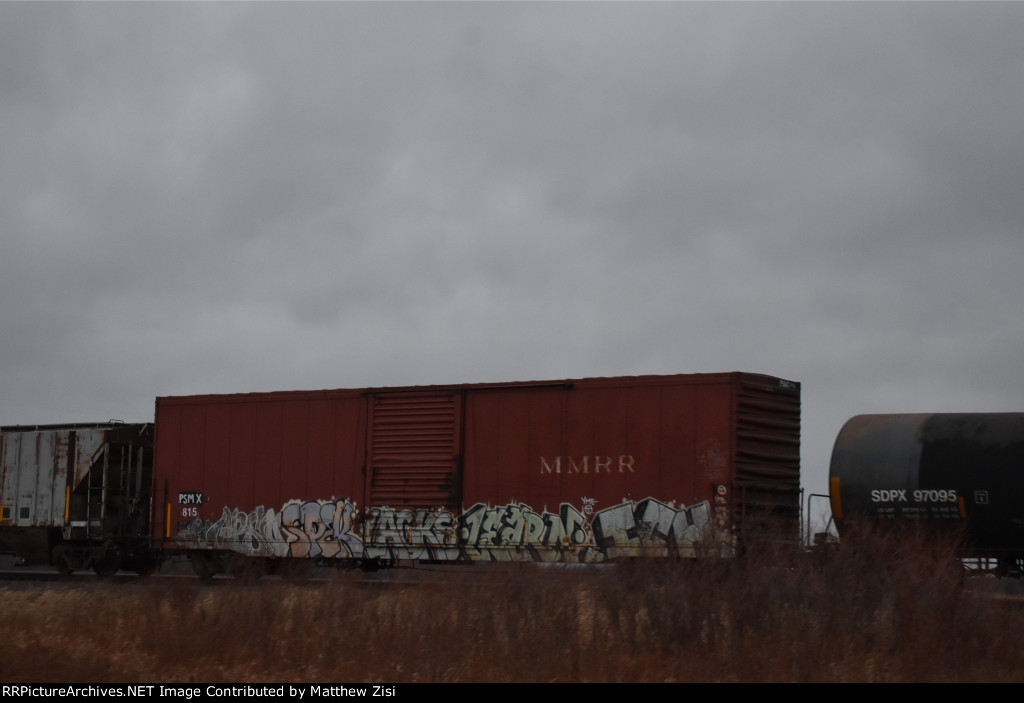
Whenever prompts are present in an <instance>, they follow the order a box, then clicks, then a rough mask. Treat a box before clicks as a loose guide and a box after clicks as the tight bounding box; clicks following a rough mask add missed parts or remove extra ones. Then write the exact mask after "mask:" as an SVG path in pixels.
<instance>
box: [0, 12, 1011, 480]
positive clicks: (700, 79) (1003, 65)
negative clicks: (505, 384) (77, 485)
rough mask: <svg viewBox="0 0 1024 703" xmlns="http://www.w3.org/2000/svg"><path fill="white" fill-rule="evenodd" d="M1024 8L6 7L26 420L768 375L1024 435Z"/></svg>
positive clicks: (1, 273)
mask: <svg viewBox="0 0 1024 703" xmlns="http://www.w3.org/2000/svg"><path fill="white" fill-rule="evenodd" d="M1022 37H1024V4H1020V3H1005V4H1004V3H998V4H981V5H975V4H970V5H966V4H946V3H940V4H931V3H926V4H918V3H911V4H904V3H900V4H875V3H870V4H860V3H857V4H853V3H849V4H847V3H843V4H834V3H825V4H805V3H794V4H774V3H773V4H764V5H763V4H756V5H754V4H738V3H727V4H704V3H699V4H689V3H687V4H674V3H655V4H612V3H597V4H587V3H568V4H553V5H548V4H533V3H523V4H519V3H509V4H505V3H483V4H470V3H454V4H404V3H387V4H376V3H370V4H361V3H360V4H348V3H340V4H333V3H313V4H266V3H256V4H242V3H228V4H206V3H202V4H195V3H184V4H157V5H152V4H131V3H128V4H125V3H113V4H95V3H85V4H77V3H76V4H63V3H61V4H51V3H43V4H36V3H25V4H22V3H8V2H3V3H0V236H2V248H0V295H2V307H0V364H2V368H0V423H2V424H30V423H51V422H73V421H96V420H106V419H108V418H120V419H125V420H129V421H131V420H139V421H142V420H149V419H151V418H152V415H153V399H154V397H155V396H158V395H180V394H190V393H206V392H248V391H260V390H284V389H300V388H301V389H316V388H339V387H361V386H368V385H373V386H378V385H406V384H431V383H453V382H477V381H520V380H533V379H551V378H575V377H584V376H617V375H632V374H648V373H690V372H714V371H737V370H738V371H752V372H760V373H768V374H773V375H778V376H782V377H784V378H788V379H791V380H796V381H800V382H801V383H802V384H803V419H804V428H803V434H804V446H803V471H804V476H805V480H804V484H805V486H806V487H807V488H808V489H809V490H811V491H816V492H824V491H825V490H826V489H827V485H826V483H827V482H826V476H827V464H828V459H829V454H830V452H831V447H832V443H833V441H834V439H835V436H836V434H837V432H838V431H839V428H840V427H841V425H842V423H843V422H844V421H845V420H846V419H848V418H849V417H851V416H853V415H856V414H859V413H864V412H913V411H918V412H937V411H1005V410H1017V411H1020V410H1024V407H1022V405H1024V404H1022V402H1021V398H1022V395H1024V368H1022V364H1021V352H1022V350H1024V312H1022V311H1021V308H1022V306H1024V276H1022V273H1021V268H1022V265H1024V198H1022V197H1021V191H1022V189H1024V49H1022V46H1024V45H1022V42H1021V38H1022Z"/></svg>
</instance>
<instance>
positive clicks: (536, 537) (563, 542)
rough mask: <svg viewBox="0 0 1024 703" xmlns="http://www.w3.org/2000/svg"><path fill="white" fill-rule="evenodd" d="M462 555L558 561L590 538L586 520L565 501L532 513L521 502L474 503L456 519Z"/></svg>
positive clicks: (476, 559)
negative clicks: (549, 509) (555, 510)
mask: <svg viewBox="0 0 1024 703" xmlns="http://www.w3.org/2000/svg"><path fill="white" fill-rule="evenodd" d="M459 522H460V524H461V535H462V544H463V549H464V552H465V556H466V558H468V559H471V560H473V561H487V560H492V561H560V560H563V559H566V558H571V559H572V560H573V561H576V559H575V558H573V557H574V555H575V553H576V552H577V551H578V548H580V547H583V546H585V545H586V544H587V543H588V542H589V541H590V535H589V533H588V531H587V520H586V518H585V517H583V515H581V514H580V512H579V511H578V510H576V508H574V507H573V506H572V505H570V504H569V503H562V505H561V506H560V508H559V512H558V513H549V512H544V513H536V512H534V511H533V509H532V508H531V507H530V506H528V505H526V504H523V503H509V504H508V505H499V506H495V507H493V508H492V507H489V506H487V505H485V504H484V503H477V504H476V505H474V506H472V507H471V508H469V509H468V510H466V511H464V512H463V513H462V518H461V519H460V521H459Z"/></svg>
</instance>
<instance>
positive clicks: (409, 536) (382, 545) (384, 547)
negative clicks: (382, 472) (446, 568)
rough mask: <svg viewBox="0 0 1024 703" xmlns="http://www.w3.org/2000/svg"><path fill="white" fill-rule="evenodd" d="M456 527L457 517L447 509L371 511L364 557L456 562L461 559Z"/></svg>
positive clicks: (367, 519)
mask: <svg viewBox="0 0 1024 703" xmlns="http://www.w3.org/2000/svg"><path fill="white" fill-rule="evenodd" d="M455 525H456V521H455V515H454V514H453V513H451V512H450V511H448V510H445V509H443V508H433V509H427V508H419V509H417V510H395V509H394V508H388V507H380V508H371V509H370V512H369V514H368V515H367V516H366V548H365V551H364V555H365V556H366V557H368V558H370V559H376V558H380V559H427V560H435V561H452V560H455V559H458V558H459V556H460V555H459V546H458V538H457V532H456V528H455Z"/></svg>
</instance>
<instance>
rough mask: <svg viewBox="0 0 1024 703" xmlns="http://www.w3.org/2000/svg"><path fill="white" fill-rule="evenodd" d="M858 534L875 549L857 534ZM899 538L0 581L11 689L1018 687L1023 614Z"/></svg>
mask: <svg viewBox="0 0 1024 703" xmlns="http://www.w3.org/2000/svg"><path fill="white" fill-rule="evenodd" d="M869 542H870V541H869ZM950 553H951V552H950V551H949V550H948V548H946V547H943V546H935V545H927V544H925V542H924V541H923V540H913V539H911V540H906V541H903V540H901V542H900V543H899V545H897V546H893V545H885V544H882V545H879V544H877V543H870V544H868V543H864V544H861V545H860V546H857V547H853V546H850V545H846V546H844V547H842V548H841V549H839V550H837V551H836V552H833V553H830V554H827V555H818V556H816V557H813V558H812V557H805V556H800V557H797V558H794V557H793V556H792V555H786V554H771V555H762V558H748V559H742V560H734V561H727V562H706V563H694V564H679V563H674V564H673V563H666V564H640V565H633V566H629V567H622V568H617V567H616V568H611V569H608V568H605V569H601V570H599V571H600V573H579V574H577V573H564V572H563V573H550V572H549V571H550V570H543V569H538V568H536V567H533V566H529V565H524V567H523V568H522V569H513V570H512V571H511V572H504V573H501V574H494V573H487V572H486V570H483V571H484V572H483V573H471V574H469V575H466V576H459V577H458V578H456V579H444V582H437V583H421V584H417V585H414V586H409V585H379V584H378V585H372V584H371V585H365V584H363V585H361V584H358V583H356V581H355V580H354V579H353V578H351V576H342V577H339V578H338V579H335V580H328V581H322V582H313V583H289V582H285V581H278V580H264V581H263V582H260V583H258V584H255V585H241V584H236V583H226V584H224V583H218V584H217V585H214V586H211V585H209V584H203V583H200V582H198V581H194V580H184V581H182V580H169V579H150V580H148V581H141V582H138V583H131V584H118V583H90V584H81V583H75V584H74V585H59V586H51V587H48V588H46V589H44V590H25V589H24V588H23V587H21V588H17V589H16V588H12V587H4V586H0V622H2V623H3V636H2V638H0V678H2V679H3V680H4V681H5V682H22V681H31V682H83V683H84V682H129V683H131V682H142V683H154V682H213V683H221V682H260V681H266V682H277V681H284V682H296V683H317V682H339V681H343V682H367V683H396V682H398V683H400V682H409V681H421V682H459V681H488V682H503V681H510V682H526V681H531V682H532V681H541V682H560V681H561V682H603V681H616V682H622V681H626V682H636V681H646V682H664V681H669V682H673V681H674V682H689V681H694V682H697V681H699V682H704V681H1004V680H1005V681H1019V680H1022V679H1024V649H1022V648H1020V647H1019V646H1018V645H1017V633H1018V632H1021V631H1024V604H1021V603H1019V602H1017V601H1015V600H1013V599H1005V598H995V597H992V596H991V594H990V593H987V592H986V588H984V587H985V586H987V585H990V584H991V579H988V578H985V577H973V578H964V577H963V575H962V573H961V572H959V571H958V570H957V569H956V568H955V566H954V565H953V560H952V559H951V558H950Z"/></svg>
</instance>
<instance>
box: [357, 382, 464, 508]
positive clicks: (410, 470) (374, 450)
mask: <svg viewBox="0 0 1024 703" xmlns="http://www.w3.org/2000/svg"><path fill="white" fill-rule="evenodd" d="M370 408H371V410H370V412H371V415H372V417H371V424H370V442H369V454H370V461H369V467H370V501H369V504H370V505H371V506H388V507H391V508H407V507H437V506H443V507H447V508H451V509H452V510H457V509H458V507H459V506H458V498H459V496H458V486H459V481H458V467H459V463H460V461H459V459H460V457H459V446H460V437H459V433H460V427H461V424H462V423H461V408H462V395H461V393H457V392H443V393H394V394H392V393H378V394H374V395H373V396H371V398H370Z"/></svg>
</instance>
